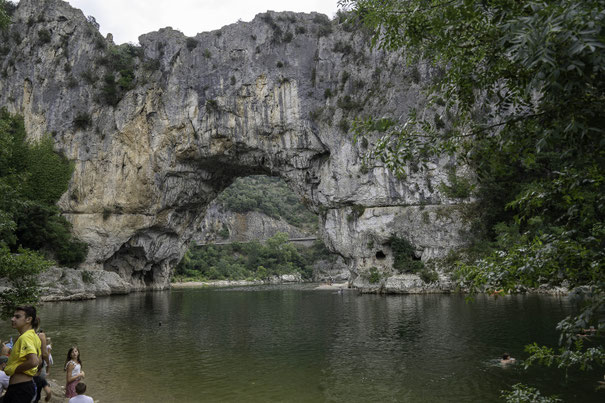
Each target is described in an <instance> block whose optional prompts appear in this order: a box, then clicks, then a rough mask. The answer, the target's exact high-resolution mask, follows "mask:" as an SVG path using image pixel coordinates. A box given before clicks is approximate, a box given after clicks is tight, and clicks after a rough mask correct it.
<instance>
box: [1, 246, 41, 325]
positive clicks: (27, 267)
mask: <svg viewBox="0 0 605 403" xmlns="http://www.w3.org/2000/svg"><path fill="white" fill-rule="evenodd" d="M50 265H51V262H50V261H48V260H46V259H44V258H43V257H42V255H40V254H39V253H36V252H34V251H31V250H28V249H20V250H19V252H18V253H11V252H10V251H9V250H8V248H6V247H2V248H0V278H3V279H6V280H8V282H9V283H10V285H11V288H9V289H6V290H3V291H0V317H1V318H2V319H7V318H9V317H10V316H11V315H12V314H13V312H14V308H15V307H16V306H19V305H23V304H33V303H36V302H37V301H38V294H39V287H38V283H37V280H36V276H37V275H38V274H39V273H41V272H42V271H44V270H46V269H47V268H48V267H50Z"/></svg>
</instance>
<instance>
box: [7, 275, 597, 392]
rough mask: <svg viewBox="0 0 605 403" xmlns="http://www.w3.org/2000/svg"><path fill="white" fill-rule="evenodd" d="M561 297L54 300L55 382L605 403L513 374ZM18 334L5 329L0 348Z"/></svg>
mask: <svg viewBox="0 0 605 403" xmlns="http://www.w3.org/2000/svg"><path fill="white" fill-rule="evenodd" d="M571 309H572V307H571V305H570V303H569V302H568V301H567V299H565V298H557V297H550V296H536V295H530V296H506V297H500V298H497V299H495V298H493V297H487V296H479V297H478V298H477V299H476V300H475V302H473V303H467V302H466V301H465V299H464V297H463V296H459V295H403V296H378V295H358V294H357V293H356V292H351V291H345V292H344V293H342V294H338V293H337V292H334V291H323V290H321V291H320V290H314V289H313V288H312V286H310V285H303V286H300V285H298V286H273V287H271V286H264V287H242V288H232V289H185V290H172V291H162V292H149V293H137V294H131V295H125V296H112V297H106V298H99V299H97V300H92V301H84V302H56V303H47V304H45V305H44V306H43V307H42V308H41V309H40V316H41V318H42V328H43V329H44V330H46V331H47V334H49V335H50V336H51V337H52V341H53V357H54V360H55V367H54V368H52V370H51V375H50V377H51V378H53V379H58V380H60V381H61V383H64V381H63V380H64V377H65V373H64V372H63V370H62V365H63V363H64V361H65V356H66V353H67V350H68V348H69V346H70V345H72V344H77V345H78V347H79V348H80V351H81V354H82V361H83V369H84V370H85V371H86V379H85V380H84V381H85V382H86V383H87V385H88V394H89V395H91V396H93V397H94V398H95V399H96V401H100V402H196V401H205V402H212V401H217V402H219V401H228V402H236V401H237V402H273V401H280V402H370V401H381V402H391V401H392V402H489V401H498V400H499V395H500V391H501V390H502V389H508V388H510V386H511V385H512V384H514V383H517V382H524V383H526V384H529V385H531V386H535V387H538V388H539V389H541V390H542V391H543V392H544V393H546V394H549V395H550V394H558V395H560V397H562V398H563V399H564V400H565V401H570V402H572V401H574V402H575V401H578V402H579V401H582V402H591V401H595V402H596V401H604V400H603V399H604V398H605V393H603V392H595V391H594V389H595V386H596V381H597V380H599V378H600V379H602V377H603V373H604V371H603V369H600V370H597V371H592V372H588V373H577V372H570V373H569V376H568V378H567V379H566V378H565V375H564V373H563V372H562V371H557V370H553V369H547V368H542V367H536V368H530V369H529V370H524V369H523V365H521V364H516V365H511V366H506V367H503V366H502V365H500V363H499V360H498V357H499V356H500V355H501V354H502V353H503V352H504V351H507V352H509V353H511V355H512V356H513V357H517V358H518V359H523V358H524V357H525V356H526V355H525V353H524V352H523V346H524V345H525V344H527V343H529V342H530V341H536V342H538V343H544V344H550V345H552V346H556V342H557V334H556V333H555V331H554V328H555V325H556V323H557V322H558V321H559V320H561V319H562V318H564V317H565V316H566V315H568V314H569V313H570V312H571ZM11 334H14V331H13V330H12V329H10V326H9V325H8V322H4V323H2V324H1V325H0V338H2V339H5V338H6V337H7V336H9V335H11Z"/></svg>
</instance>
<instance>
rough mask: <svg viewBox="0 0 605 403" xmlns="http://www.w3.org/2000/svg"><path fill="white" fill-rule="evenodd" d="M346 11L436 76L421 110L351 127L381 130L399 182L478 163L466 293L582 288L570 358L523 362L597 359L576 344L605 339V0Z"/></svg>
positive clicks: (570, 327)
mask: <svg viewBox="0 0 605 403" xmlns="http://www.w3.org/2000/svg"><path fill="white" fill-rule="evenodd" d="M340 4H341V6H343V7H345V8H346V9H350V10H352V11H353V12H352V13H351V16H352V17H351V18H352V19H355V20H356V21H357V22H358V23H360V24H363V25H364V26H365V27H366V28H369V29H371V30H372V32H373V33H374V35H373V44H374V45H376V46H378V47H379V48H381V49H384V50H386V51H398V50H402V49H405V53H406V56H408V59H409V61H410V63H420V62H422V63H426V64H428V65H429V66H430V68H431V69H432V71H431V72H430V74H429V76H430V77H425V78H426V79H427V81H430V84H429V86H430V87H429V88H428V89H427V93H428V96H429V99H430V101H429V103H428V105H427V106H426V109H424V110H421V111H414V112H412V113H411V114H410V115H409V117H408V118H407V120H406V121H397V120H396V119H393V118H381V119H373V118H366V119H360V120H358V121H357V122H356V126H355V129H356V131H357V134H358V136H364V135H370V138H374V137H373V136H376V135H378V136H380V139H379V140H378V141H377V142H375V148H374V154H373V156H375V157H378V158H380V159H381V160H382V161H383V162H384V163H385V164H386V165H387V166H388V167H390V168H392V169H393V170H394V171H395V172H396V173H398V174H399V175H400V177H405V175H406V174H407V172H409V166H410V164H412V163H418V162H426V161H428V160H430V159H431V158H434V157H436V156H438V155H442V154H446V153H447V154H449V155H452V156H455V157H456V158H457V160H458V161H459V163H460V164H465V165H467V166H470V167H471V168H473V170H474V172H475V174H476V177H477V182H478V185H479V186H477V188H476V189H474V196H475V197H476V198H477V200H478V201H477V206H476V207H477V208H476V210H475V211H476V212H477V215H478V219H477V220H476V222H475V223H474V224H475V225H474V229H475V230H476V236H477V243H478V244H480V245H481V248H479V249H481V251H480V253H479V254H478V255H477V254H476V253H475V254H473V257H477V256H479V257H482V258H480V259H470V260H469V259H466V260H463V259H461V261H459V271H458V274H459V281H460V283H461V285H462V286H464V287H465V288H470V289H471V290H490V289H491V290H498V291H499V292H513V291H519V290H523V289H526V288H528V287H529V288H532V287H536V286H538V285H550V286H553V285H559V284H563V285H567V286H569V287H572V288H574V287H581V288H576V294H577V295H582V296H583V298H584V302H585V304H586V305H585V306H586V308H585V309H584V310H583V311H582V313H581V314H580V315H578V316H576V317H570V318H568V319H567V320H566V321H563V322H562V323H561V324H560V325H559V330H560V331H561V332H562V338H561V339H562V346H563V350H560V351H557V352H554V351H552V350H548V349H540V348H535V347H533V348H532V347H530V348H528V351H529V352H530V353H531V354H532V356H531V357H530V360H529V361H530V362H531V361H532V359H534V358H535V360H536V361H537V360H541V361H545V362H548V361H549V359H550V360H551V362H556V363H558V364H562V365H563V366H569V365H575V364H574V363H586V362H588V363H590V362H592V363H599V362H602V361H603V360H604V359H605V350H604V349H603V347H602V346H600V347H598V348H597V349H596V350H588V349H586V348H583V346H582V344H581V343H576V340H577V338H578V336H577V335H578V334H581V333H582V331H583V329H584V328H586V327H587V326H589V325H594V326H595V327H596V328H597V329H598V330H599V333H601V332H603V331H605V322H604V321H603V316H602V310H603V307H604V293H605V267H604V266H605V221H604V216H605V147H604V146H605V140H604V139H605V136H604V133H603V130H604V128H605V24H604V20H605V1H604V0H586V1H581V2H579V1H572V0H558V1H538V0H527V1H518V0H484V1H474V0H450V1H445V0H407V1H403V0H342V1H340ZM429 79H430V80H429ZM428 112H430V113H428ZM435 112H436V113H437V114H438V117H439V119H435V118H434V113H435ZM443 121H447V124H443ZM437 123H441V124H437ZM475 246H476V245H475ZM475 251H477V248H475ZM599 313H601V314H600V315H601V316H600V317H599ZM570 354H575V355H577V356H578V357H577V359H575V360H573V362H572V361H566V357H568V356H569V355H570Z"/></svg>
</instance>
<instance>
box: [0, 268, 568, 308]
mask: <svg viewBox="0 0 605 403" xmlns="http://www.w3.org/2000/svg"><path fill="white" fill-rule="evenodd" d="M38 281H39V284H40V288H41V300H42V301H43V302H54V301H82V300H89V299H95V298H97V297H102V296H109V295H123V294H129V293H131V292H136V291H147V290H152V289H153V290H160V288H149V289H141V288H137V287H134V286H132V285H131V284H129V283H128V282H127V281H126V280H124V279H123V278H121V277H120V276H119V275H118V274H117V273H115V272H110V271H104V270H75V269H69V268H60V267H53V268H51V269H49V270H47V271H45V272H43V273H41V274H40V276H39V277H38ZM305 282H306V281H304V280H303V279H302V278H301V276H300V274H284V275H281V276H276V277H273V278H271V279H268V280H209V281H177V282H174V283H169V284H166V285H165V286H164V287H163V288H161V289H184V288H204V287H214V288H221V287H246V286H259V285H277V284H297V283H305ZM2 288H3V287H0V290H1V289H2ZM344 288H348V289H354V290H356V291H358V292H360V293H367V294H449V293H452V292H464V290H459V289H457V288H456V286H455V284H453V283H452V282H451V280H450V279H449V278H448V277H447V276H440V278H439V281H436V282H431V283H425V282H424V281H422V279H420V278H419V277H418V276H416V275H411V274H404V275H396V276H391V277H389V278H386V279H381V281H379V282H377V283H370V282H369V280H367V279H364V278H361V277H357V279H356V280H354V281H353V282H352V283H350V282H349V281H346V280H344V279H338V282H334V283H332V284H331V285H329V284H328V283H326V282H323V283H322V284H320V285H319V286H318V287H317V289H318V290H338V289H344ZM517 292H518V293H521V294H523V293H531V294H549V295H566V294H568V293H569V290H568V289H567V288H566V287H553V286H546V285H543V286H540V287H537V288H535V289H519V290H517Z"/></svg>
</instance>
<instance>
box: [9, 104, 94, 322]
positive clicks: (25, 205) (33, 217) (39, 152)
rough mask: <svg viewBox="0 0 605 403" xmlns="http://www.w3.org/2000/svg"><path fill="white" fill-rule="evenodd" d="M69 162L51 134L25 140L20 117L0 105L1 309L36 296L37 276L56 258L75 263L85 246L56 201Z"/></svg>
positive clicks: (83, 254) (81, 257) (64, 184)
mask: <svg viewBox="0 0 605 403" xmlns="http://www.w3.org/2000/svg"><path fill="white" fill-rule="evenodd" d="M72 171H73V166H72V165H71V164H70V163H69V161H67V159H65V158H64V157H63V156H61V155H59V154H57V153H55V151H54V150H53V143H52V139H51V138H50V137H49V136H46V137H44V138H43V139H42V140H41V141H40V142H37V143H29V142H27V141H26V133H25V126H24V122H23V118H21V117H19V116H16V115H11V114H9V113H8V112H7V111H6V110H4V109H0V278H1V279H3V280H7V282H8V283H9V284H10V285H11V289H9V290H4V291H2V292H0V307H1V312H0V314H3V315H7V314H10V313H12V309H13V307H14V306H16V305H20V304H24V303H33V302H35V301H37V299H38V292H39V290H38V285H37V282H36V276H37V274H39V273H40V272H41V271H43V270H45V269H46V268H47V267H49V266H50V265H51V264H52V263H53V262H51V261H50V260H49V259H50V258H54V259H56V260H57V261H58V262H59V263H60V264H65V265H69V266H76V265H77V264H79V263H80V262H82V261H83V260H84V258H85V257H86V252H87V248H88V246H87V245H86V244H85V243H84V242H81V241H79V240H77V239H75V238H74V237H73V235H72V234H71V225H70V223H69V222H68V221H67V220H66V219H65V218H64V217H62V216H61V214H60V211H59V209H58V207H57V206H56V205H55V203H56V202H57V201H58V200H59V197H61V195H62V194H63V193H64V192H65V191H66V190H67V185H68V182H69V180H70V177H71V173H72Z"/></svg>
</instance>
